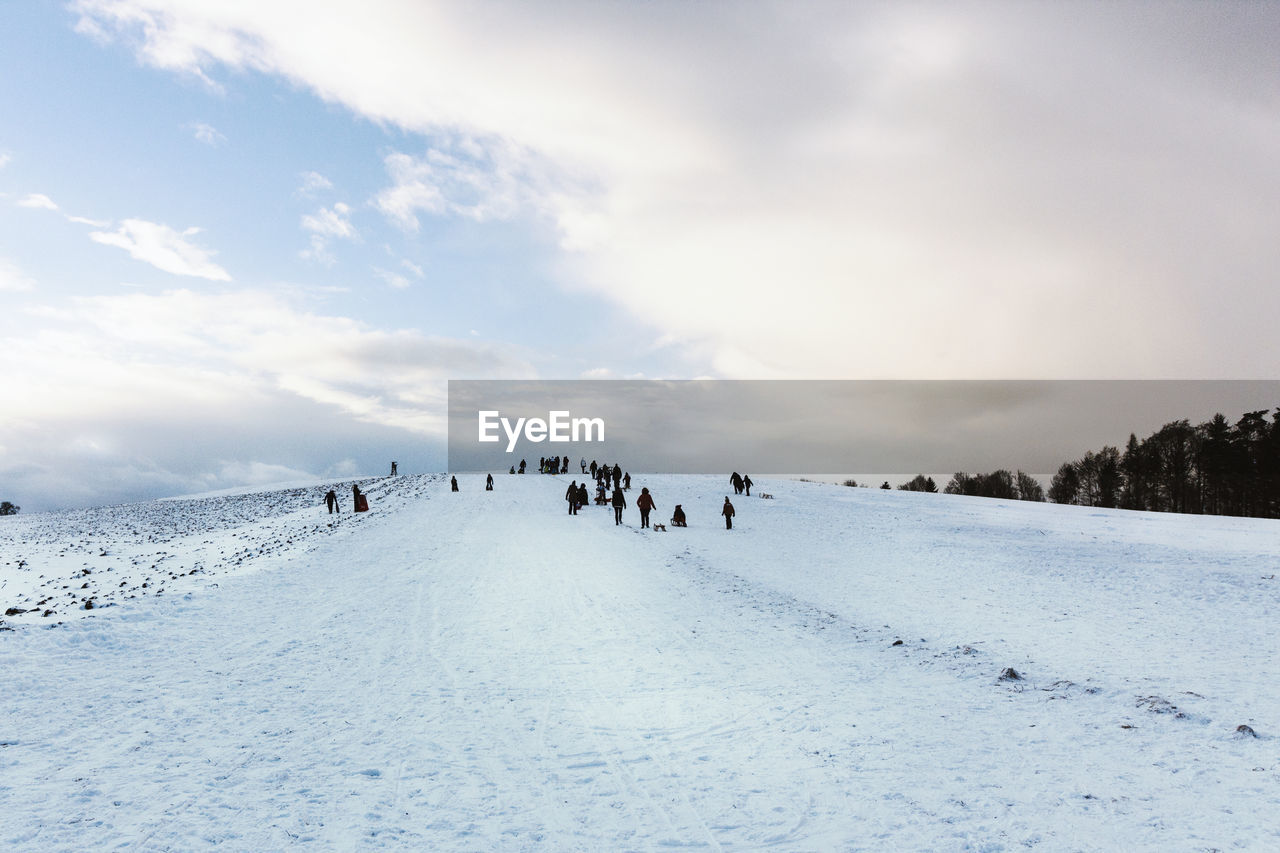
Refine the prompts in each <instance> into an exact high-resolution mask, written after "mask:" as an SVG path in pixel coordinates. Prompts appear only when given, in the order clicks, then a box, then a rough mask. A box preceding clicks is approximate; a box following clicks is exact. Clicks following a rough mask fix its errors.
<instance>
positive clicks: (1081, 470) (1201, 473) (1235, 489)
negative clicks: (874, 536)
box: [885, 408, 1280, 518]
mask: <svg viewBox="0 0 1280 853" xmlns="http://www.w3.org/2000/svg"><path fill="white" fill-rule="evenodd" d="M885 487H887V484H886V485H885ZM898 488H899V489H903V490H906V491H916V492H936V491H937V490H938V489H937V486H936V485H935V484H934V482H933V479H932V478H928V477H925V476H924V475H923V474H919V475H917V476H916V477H915V479H913V480H911V481H910V482H908V483H903V484H902V485H900V486H898ZM943 491H944V492H945V493H946V494H949V495H976V496H980V497H988V498H1004V499H1005V500H1023V501H1043V500H1045V499H1046V498H1047V499H1048V500H1051V501H1053V502H1054V503H1060V504H1076V505H1079V506H1099V507H1119V508H1121V509H1138V510H1148V511H1152V512H1188V513H1198V514H1202V515H1239V516H1252V517H1258V518H1280V408H1277V409H1275V411H1274V412H1271V413H1270V419H1269V420H1268V410H1267V409H1260V410H1258V411H1255V412H1246V413H1245V414H1244V415H1242V416H1241V417H1240V419H1239V420H1238V421H1236V422H1235V423H1234V424H1232V423H1231V422H1229V421H1228V420H1227V419H1226V417H1225V416H1224V415H1222V414H1216V415H1214V416H1213V418H1211V419H1210V420H1208V421H1206V422H1205V423H1202V424H1199V425H1197V426H1192V425H1191V422H1190V421H1188V420H1186V419H1183V420H1179V421H1173V422H1172V423H1167V424H1165V425H1164V426H1162V427H1161V428H1160V429H1158V430H1157V431H1155V432H1153V433H1152V434H1151V435H1149V436H1147V437H1146V438H1144V439H1142V440H1139V439H1138V437H1137V435H1135V434H1133V433H1130V434H1129V441H1128V442H1127V443H1126V444H1125V448H1124V450H1123V451H1122V450H1120V449H1119V448H1117V447H1112V446H1106V447H1103V448H1102V449H1101V450H1098V451H1096V452H1094V451H1092V450H1091V451H1089V452H1088V453H1086V454H1085V455H1084V456H1082V457H1081V458H1079V459H1077V460H1075V461H1074V462H1064V463H1063V464H1062V466H1061V467H1059V468H1058V472H1057V473H1056V474H1054V475H1053V479H1052V480H1051V482H1050V483H1049V489H1048V491H1047V492H1046V491H1045V490H1044V489H1043V488H1042V487H1041V485H1040V483H1039V482H1038V481H1037V480H1036V479H1035V478H1034V477H1032V476H1031V475H1029V474H1025V473H1023V472H1022V471H1017V472H1010V471H1006V470H1004V469H1000V470H998V471H992V472H991V473H990V474H966V473H963V472H960V473H957V474H956V475H955V476H953V477H952V478H951V481H950V482H949V483H947V486H946V488H945V489H944V490H943Z"/></svg>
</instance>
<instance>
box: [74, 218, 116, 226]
mask: <svg viewBox="0 0 1280 853" xmlns="http://www.w3.org/2000/svg"><path fill="white" fill-rule="evenodd" d="M67 221H68V222H74V223H76V224H77V225H88V226H91V227H93V228H110V227H111V220H110V219H89V218H87V217H84V216H68V217H67Z"/></svg>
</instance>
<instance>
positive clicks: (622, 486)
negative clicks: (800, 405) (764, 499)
mask: <svg viewBox="0 0 1280 853" xmlns="http://www.w3.org/2000/svg"><path fill="white" fill-rule="evenodd" d="M581 464H582V472H583V473H584V474H585V473H587V471H588V470H590V472H591V477H592V478H593V479H594V480H595V482H596V503H597V504H605V505H611V506H612V507H613V523H614V524H615V525H620V524H622V511H623V510H624V509H626V508H627V497H626V495H625V494H624V492H626V491H628V490H630V489H631V473H630V472H626V473H624V472H623V470H622V467H621V466H620V465H618V464H616V463H615V464H614V465H613V466H612V467H610V466H608V465H599V464H597V463H596V462H595V460H592V462H591V465H590V468H588V466H587V460H586V459H583V460H582V463H581ZM391 466H392V468H391V470H392V476H395V469H396V464H395V463H394V462H393V463H391ZM538 467H539V470H540V471H541V472H542V473H544V474H555V473H562V474H563V473H567V471H568V467H569V457H567V456H564V457H559V458H557V457H551V458H550V459H547V458H543V459H540V460H538ZM524 471H525V461H524V460H523V459H521V460H520V473H521V474H523V473H524ZM510 473H512V474H514V473H516V469H515V467H514V466H512V468H511V471H510ZM729 482H730V484H731V485H732V486H733V489H734V494H739V495H740V494H742V493H743V492H744V491H745V492H746V494H747V495H748V496H750V494H751V485H752V483H751V477H750V475H747V476H742V475H739V474H738V472H737V471H734V472H733V474H731V475H730V477H729ZM610 483H612V484H613V492H612V494H611V495H608V496H607V495H606V493H607V492H608V491H609V485H610ZM484 489H485V491H486V492H491V491H493V475H492V474H487V475H485V482H484ZM449 490H450V491H453V492H456V491H458V478H457V477H456V476H451V477H450V478H449ZM363 497H364V495H363V493H362V492H361V491H360V486H359V485H357V484H355V483H352V484H351V499H352V503H353V509H354V510H355V511H356V512H359V511H360V509H359V507H360V505H361V503H362V501H361V498H363ZM588 497H589V496H588V493H587V481H586V480H585V479H584V480H583V481H582V482H581V483H579V482H578V481H577V480H574V481H573V482H571V483H570V484H569V488H568V489H566V490H565V493H564V499H565V501H566V502H568V504H569V515H577V514H578V510H579V509H581V508H582V507H584V506H586V505H587V500H588ZM324 502H325V505H326V506H327V507H328V508H329V513H330V514H331V515H332V514H333V513H335V512H340V511H341V508H340V507H339V506H338V493H337V492H336V491H334V490H333V489H330V490H329V492H328V493H327V494H326V495H325V496H324ZM657 508H658V505H657V504H656V503H655V502H654V500H653V495H651V494H650V493H649V489H648V488H642V489H641V490H640V496H639V497H638V498H636V509H638V510H640V527H641V528H646V527H649V514H650V513H651V512H653V510H655V509H657ZM736 514H737V512H736V510H734V508H733V503H732V502H731V501H730V500H729V496H728V495H725V498H724V506H723V507H721V509H720V515H721V516H723V517H724V527H725V530H732V529H733V517H734V516H735V515H736ZM671 526H672V527H688V526H689V522H688V519H687V518H686V517H685V513H684V508H683V507H682V506H681V505H680V504H676V506H675V509H674V510H672V511H671Z"/></svg>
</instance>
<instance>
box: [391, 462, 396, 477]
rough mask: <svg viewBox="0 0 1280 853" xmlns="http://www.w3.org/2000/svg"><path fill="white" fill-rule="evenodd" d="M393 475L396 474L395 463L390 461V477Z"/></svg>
mask: <svg viewBox="0 0 1280 853" xmlns="http://www.w3.org/2000/svg"><path fill="white" fill-rule="evenodd" d="M395 475H396V463H394V462H392V463H391V476H392V477H394V476H395Z"/></svg>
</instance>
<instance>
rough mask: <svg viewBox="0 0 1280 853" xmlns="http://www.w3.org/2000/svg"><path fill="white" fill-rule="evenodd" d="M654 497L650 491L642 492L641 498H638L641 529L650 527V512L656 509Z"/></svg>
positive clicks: (642, 490) (644, 490)
mask: <svg viewBox="0 0 1280 853" xmlns="http://www.w3.org/2000/svg"><path fill="white" fill-rule="evenodd" d="M655 506H656V505H655V504H654V502H653V495H651V494H649V490H648V489H641V490H640V497H638V498H636V508H637V509H639V510H640V527H641V529H643V528H645V527H648V526H649V512H650V510H652V509H654V508H655Z"/></svg>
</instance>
